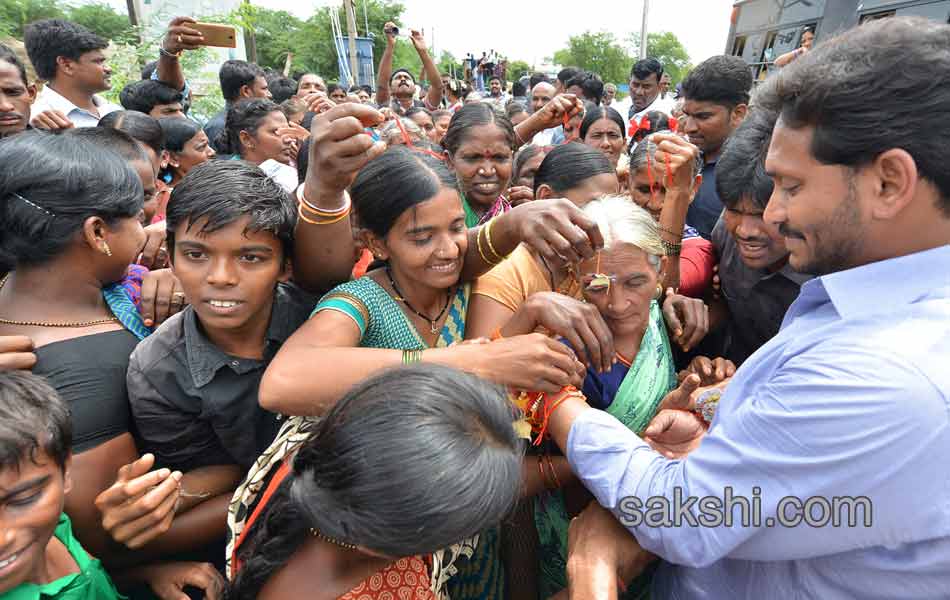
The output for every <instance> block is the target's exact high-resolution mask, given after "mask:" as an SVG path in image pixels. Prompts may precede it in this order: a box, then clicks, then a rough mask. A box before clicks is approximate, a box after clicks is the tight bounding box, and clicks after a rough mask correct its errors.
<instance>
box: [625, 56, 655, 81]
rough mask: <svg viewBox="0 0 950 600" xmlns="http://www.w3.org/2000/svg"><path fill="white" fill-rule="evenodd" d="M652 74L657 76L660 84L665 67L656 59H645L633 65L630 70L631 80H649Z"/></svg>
mask: <svg viewBox="0 0 950 600" xmlns="http://www.w3.org/2000/svg"><path fill="white" fill-rule="evenodd" d="M651 74H653V75H656V82H657V83H659V82H660V77H663V65H662V64H660V61H658V60H657V59H655V58H643V59H640V60H638V61H637V62H635V63H633V67H632V68H631V69H630V79H633V78H634V77H636V78H637V79H639V80H641V81H642V80H644V79H646V78H648V77H649V76H650V75H651Z"/></svg>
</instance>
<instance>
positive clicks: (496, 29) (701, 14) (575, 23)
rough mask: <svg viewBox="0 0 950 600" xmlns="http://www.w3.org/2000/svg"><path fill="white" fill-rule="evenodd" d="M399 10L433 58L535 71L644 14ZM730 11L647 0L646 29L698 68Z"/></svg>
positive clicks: (623, 6) (301, 5) (294, 4)
mask: <svg viewBox="0 0 950 600" xmlns="http://www.w3.org/2000/svg"><path fill="white" fill-rule="evenodd" d="M179 1H181V0H179ZM251 1H252V3H253V4H255V5H257V6H263V7H265V8H271V9H275V10H286V11H289V12H291V13H293V14H294V15H296V16H298V17H300V18H304V19H305V18H307V17H309V16H310V15H311V14H312V13H313V11H314V9H315V8H317V7H320V6H327V5H328V4H336V5H339V4H340V2H339V0H293V1H291V2H288V0H251ZM109 3H110V4H112V5H113V6H115V7H116V8H117V9H118V10H121V11H123V12H124V10H125V2H124V0H109ZM211 3H214V0H211ZM403 3H404V5H405V6H406V11H405V13H403V18H402V23H403V25H404V27H411V28H415V29H424V30H425V33H426V38H427V39H428V40H431V39H432V37H431V35H432V33H433V29H434V35H435V49H436V50H437V51H441V50H448V51H449V52H451V53H452V54H453V55H455V57H457V58H463V57H464V56H465V54H466V53H468V52H472V53H473V54H475V55H476V56H478V55H480V54H481V52H483V51H488V50H492V49H494V50H495V51H496V52H498V53H500V54H502V55H503V56H507V57H508V58H509V59H511V60H516V59H520V60H525V61H527V62H528V63H530V64H541V63H542V62H543V60H544V58H545V57H550V56H552V55H553V54H554V52H555V51H557V50H559V49H561V48H564V47H565V46H566V45H567V40H568V38H569V37H570V36H572V35H577V34H580V33H583V32H585V31H609V32H612V33H613V34H614V35H615V36H616V37H617V39H618V40H619V41H623V40H624V39H625V38H626V37H627V36H628V35H629V34H630V33H631V32H634V31H637V32H638V31H640V23H641V17H642V14H643V13H642V11H643V0H609V1H607V2H604V3H603V4H601V5H597V4H596V3H594V4H591V5H588V4H586V3H585V4H584V6H583V7H580V6H578V7H577V9H571V8H568V10H551V9H552V8H554V7H559V6H565V7H571V6H572V4H571V3H568V2H564V3H563V4H561V2H546V3H541V2H538V1H536V0H532V1H527V2H524V1H521V2H519V1H518V0H478V1H477V2H474V3H462V2H457V1H451V0H450V1H449V2H446V0H403ZM195 4H196V5H199V4H203V2H198V1H196V2H195ZM732 4H733V0H651V1H650V11H649V30H650V31H671V32H673V33H674V34H676V37H677V38H679V40H680V42H682V43H683V45H684V46H685V47H686V51H687V52H688V53H689V56H690V59H691V61H692V62H693V64H698V63H700V62H702V61H703V60H704V59H706V58H709V57H710V56H713V55H715V54H722V52H723V51H724V49H725V46H726V38H727V37H728V34H729V17H730V14H731V12H732ZM360 7H361V4H360V0H356V9H357V15H358V17H360V18H358V20H361V17H362V14H361V13H360ZM341 15H342V12H341ZM341 19H342V17H341ZM344 27H345V24H344ZM358 30H359V33H360V35H363V27H362V26H359V27H358Z"/></svg>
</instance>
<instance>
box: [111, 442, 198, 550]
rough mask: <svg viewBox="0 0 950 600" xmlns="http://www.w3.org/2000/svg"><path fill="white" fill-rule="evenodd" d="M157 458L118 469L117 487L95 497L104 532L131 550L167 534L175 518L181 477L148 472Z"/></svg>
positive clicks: (160, 471)
mask: <svg viewBox="0 0 950 600" xmlns="http://www.w3.org/2000/svg"><path fill="white" fill-rule="evenodd" d="M154 464H155V457H154V456H153V455H151V454H144V455H142V457H141V458H139V459H138V460H136V461H135V462H131V463H129V464H127V465H125V466H124V467H121V468H120V469H119V473H118V476H117V477H116V480H115V483H113V484H112V485H111V486H109V487H108V488H107V489H106V490H104V491H103V492H102V493H101V494H99V495H98V496H97V497H96V508H98V509H99V512H100V514H101V515H102V528H103V529H105V530H106V531H108V532H109V535H110V536H112V539H114V540H115V541H117V542H119V543H120V544H124V545H125V546H127V547H129V548H140V547H142V546H144V545H145V544H146V543H148V542H150V541H152V540H154V539H155V538H157V537H159V536H160V535H161V534H163V533H165V532H166V531H168V529H169V527H171V524H172V520H173V519H174V518H175V505H176V503H177V502H178V498H179V494H180V491H181V489H180V482H181V477H182V474H181V473H180V472H178V471H175V472H172V471H170V470H168V469H158V470H157V471H149V469H151V468H152V466H153V465H154Z"/></svg>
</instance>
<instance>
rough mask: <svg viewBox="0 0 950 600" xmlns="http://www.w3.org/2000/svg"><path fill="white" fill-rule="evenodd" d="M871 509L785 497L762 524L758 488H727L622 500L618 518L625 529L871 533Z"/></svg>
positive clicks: (862, 501)
mask: <svg viewBox="0 0 950 600" xmlns="http://www.w3.org/2000/svg"><path fill="white" fill-rule="evenodd" d="M871 509H872V506H871V499H870V498H868V497H866V496H857V497H854V496H832V497H830V498H829V497H825V496H811V497H809V498H799V497H797V496H785V497H784V498H781V499H780V500H779V502H778V504H777V506H776V510H775V514H774V515H768V516H765V518H763V515H762V489H761V488H759V487H753V488H752V495H751V496H743V495H739V496H737V495H735V494H734V492H733V489H732V487H726V488H725V489H724V490H723V494H722V496H703V497H696V496H684V494H683V489H682V488H679V487H677V488H674V489H673V497H672V498H667V497H666V496H651V497H650V498H647V499H646V500H641V499H640V498H639V497H637V496H628V497H626V498H623V499H621V500H620V504H619V505H618V511H617V512H618V513H619V514H618V517H619V519H620V522H621V523H623V524H624V525H625V526H626V527H640V526H643V525H645V526H647V527H733V526H739V527H763V526H765V527H798V526H800V525H806V526H809V527H828V526H831V527H871V524H872V520H873V519H872V514H871Z"/></svg>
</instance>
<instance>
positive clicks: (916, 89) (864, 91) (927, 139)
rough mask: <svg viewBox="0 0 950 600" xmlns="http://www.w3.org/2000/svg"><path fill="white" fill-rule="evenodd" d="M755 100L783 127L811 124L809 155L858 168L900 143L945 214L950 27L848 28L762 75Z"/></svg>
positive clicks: (949, 186)
mask: <svg viewBox="0 0 950 600" xmlns="http://www.w3.org/2000/svg"><path fill="white" fill-rule="evenodd" d="M756 104H757V105H761V106H764V107H767V108H769V109H772V110H775V111H777V112H778V113H779V118H780V119H781V122H782V125H783V126H786V127H790V128H793V129H800V128H803V127H814V136H813V137H812V142H811V153H812V155H813V156H814V157H815V159H816V160H818V161H819V162H821V163H824V164H827V165H844V166H848V167H851V168H858V167H861V166H864V165H867V164H869V163H871V162H872V161H873V160H874V159H875V158H877V156H879V155H880V154H881V153H882V152H885V151H887V150H889V149H892V148H902V149H903V150H905V151H906V152H907V153H909V154H910V155H911V156H912V157H913V159H914V162H915V163H916V165H917V172H918V174H919V175H920V177H921V178H923V179H926V180H927V181H930V182H932V183H933V184H934V185H935V186H936V187H937V189H938V192H939V194H940V196H941V207H942V208H943V210H944V213H945V215H946V216H947V217H950V169H947V167H946V159H945V156H944V154H945V147H946V143H947V139H948V138H950V26H948V25H945V24H942V23H937V22H935V21H931V20H928V19H923V18H917V17H893V18H889V19H880V20H875V21H873V22H871V23H867V24H865V25H862V26H860V27H855V28H854V29H850V30H848V31H846V32H844V33H843V34H841V35H839V36H837V37H835V38H832V39H831V40H827V41H824V42H822V43H821V44H820V45H817V46H815V48H814V49H813V50H812V51H810V52H806V53H805V54H803V55H802V56H800V57H799V58H798V59H797V60H796V61H795V62H793V63H791V64H790V65H788V66H787V67H785V68H784V69H782V70H781V71H779V72H778V73H777V74H776V75H775V76H773V77H770V78H769V79H768V80H766V82H765V83H764V84H763V85H762V89H761V90H760V93H758V94H756ZM717 172H718V169H717Z"/></svg>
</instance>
